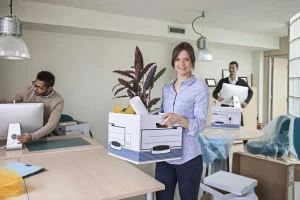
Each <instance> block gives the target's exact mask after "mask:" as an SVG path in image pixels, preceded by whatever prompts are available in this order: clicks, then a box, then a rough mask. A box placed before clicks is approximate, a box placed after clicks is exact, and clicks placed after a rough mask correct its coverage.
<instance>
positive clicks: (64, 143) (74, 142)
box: [26, 138, 91, 151]
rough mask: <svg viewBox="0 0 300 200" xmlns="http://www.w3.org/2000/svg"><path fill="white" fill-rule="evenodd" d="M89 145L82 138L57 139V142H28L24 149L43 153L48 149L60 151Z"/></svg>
mask: <svg viewBox="0 0 300 200" xmlns="http://www.w3.org/2000/svg"><path fill="white" fill-rule="evenodd" d="M85 145H91V143H89V142H87V141H86V140H84V139H82V138H68V139H57V140H46V141H37V142H30V143H27V144H26V147H27V148H28V150H29V151H43V150H50V149H60V148H68V147H76V146H85Z"/></svg>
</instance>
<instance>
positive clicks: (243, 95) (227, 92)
mask: <svg viewBox="0 0 300 200" xmlns="http://www.w3.org/2000/svg"><path fill="white" fill-rule="evenodd" d="M248 89H249V88H248V87H244V86H239V85H233V84H228V83H223V85H222V90H221V97H223V98H224V100H223V101H221V104H225V105H229V106H233V105H234V104H233V96H237V97H238V98H239V100H240V103H243V102H245V100H246V99H247V97H248Z"/></svg>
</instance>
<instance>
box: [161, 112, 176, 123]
mask: <svg viewBox="0 0 300 200" xmlns="http://www.w3.org/2000/svg"><path fill="white" fill-rule="evenodd" d="M180 117H181V116H180V115H177V114H175V113H167V114H164V115H163V116H162V118H163V119H165V120H164V121H163V122H162V123H160V124H161V125H163V126H165V125H166V126H173V125H174V124H176V123H178V121H179V118H180Z"/></svg>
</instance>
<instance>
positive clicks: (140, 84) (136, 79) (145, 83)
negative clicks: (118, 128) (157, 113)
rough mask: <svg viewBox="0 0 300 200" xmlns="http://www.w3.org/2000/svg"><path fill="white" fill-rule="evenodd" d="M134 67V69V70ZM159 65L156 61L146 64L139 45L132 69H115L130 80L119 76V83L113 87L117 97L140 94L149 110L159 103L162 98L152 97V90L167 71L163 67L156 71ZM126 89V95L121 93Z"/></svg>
mask: <svg viewBox="0 0 300 200" xmlns="http://www.w3.org/2000/svg"><path fill="white" fill-rule="evenodd" d="M132 69H134V70H132ZM156 70H157V65H156V64H155V63H149V64H147V65H146V66H144V61H143V55H142V53H141V51H140V49H139V48H138V47H136V49H135V58H134V66H133V67H132V68H131V69H130V70H123V71H122V70H115V71H113V72H114V73H118V74H120V75H122V76H126V77H127V78H129V80H124V79H122V78H118V82H119V83H118V84H117V85H115V86H114V87H113V89H112V92H114V91H115V92H114V99H115V98H126V97H129V98H133V97H135V96H139V97H140V99H141V100H142V102H143V104H144V105H145V107H146V108H147V110H148V111H150V110H151V108H152V106H154V105H155V104H157V102H159V100H160V99H161V98H159V97H157V98H152V97H151V90H152V89H153V87H154V83H155V82H156V81H157V80H158V79H159V78H160V77H161V76H162V75H163V74H164V73H165V71H166V68H163V69H161V70H160V71H159V72H158V73H156ZM124 90H126V93H127V94H125V95H119V96H117V94H119V93H120V92H122V91H124Z"/></svg>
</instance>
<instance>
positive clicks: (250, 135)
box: [201, 126, 263, 140]
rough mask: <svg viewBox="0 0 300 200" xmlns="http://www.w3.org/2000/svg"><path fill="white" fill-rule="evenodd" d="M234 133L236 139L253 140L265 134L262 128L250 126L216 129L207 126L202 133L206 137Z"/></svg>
mask: <svg viewBox="0 0 300 200" xmlns="http://www.w3.org/2000/svg"><path fill="white" fill-rule="evenodd" d="M224 133H225V134H233V135H234V140H251V139H255V138H259V137H261V136H263V132H262V131H261V130H257V129H256V128H248V127H243V126H241V127H240V129H216V128H211V126H207V127H206V129H205V130H204V131H203V132H202V133H201V134H202V135H203V136H204V137H208V136H210V137H211V136H218V134H224Z"/></svg>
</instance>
